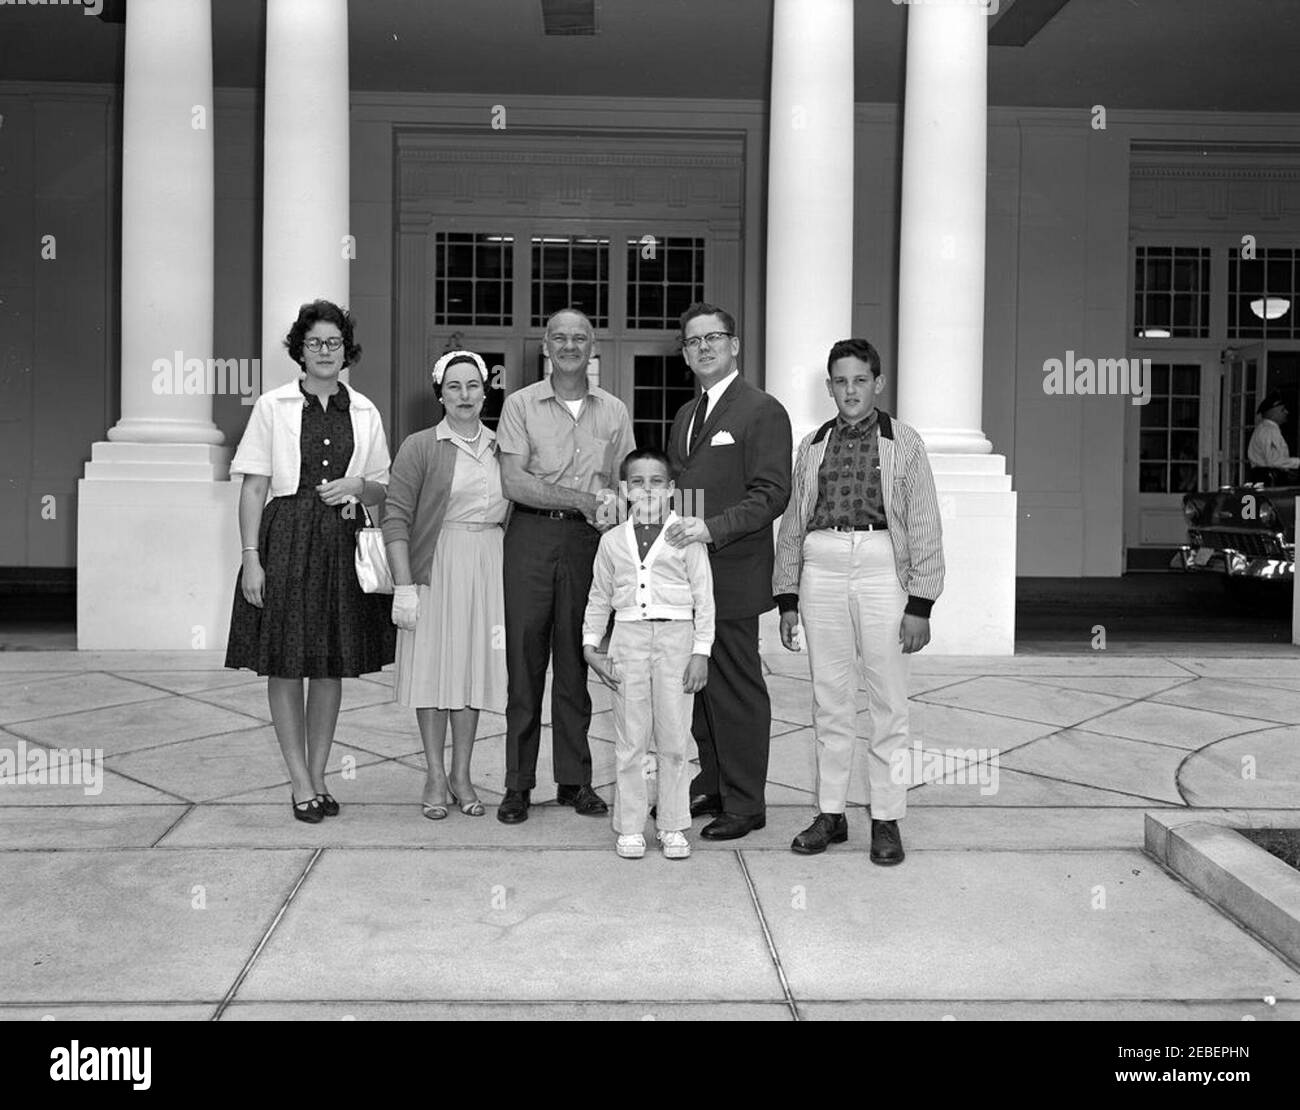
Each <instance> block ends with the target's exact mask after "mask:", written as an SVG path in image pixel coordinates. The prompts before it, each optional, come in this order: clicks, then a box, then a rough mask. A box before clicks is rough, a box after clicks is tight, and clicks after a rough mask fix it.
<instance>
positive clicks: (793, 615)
mask: <svg viewBox="0 0 1300 1110" xmlns="http://www.w3.org/2000/svg"><path fill="white" fill-rule="evenodd" d="M781 646H782V647H783V648H785V649H786V651H803V648H802V647H800V646H799V611H798V610H797V609H791V610H790V611H789V612H786V613H782V614H781Z"/></svg>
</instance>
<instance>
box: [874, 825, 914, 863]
mask: <svg viewBox="0 0 1300 1110" xmlns="http://www.w3.org/2000/svg"><path fill="white" fill-rule="evenodd" d="M905 854H906V853H905V852H904V851H903V838H902V836H900V835H899V832H898V822H897V821H876V820H874V819H873V820H872V822H871V862H872V863H878V864H880V866H881V867H893V866H894V864H896V863H902V862H903V856H904V855H905Z"/></svg>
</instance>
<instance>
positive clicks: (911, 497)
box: [894, 424, 944, 617]
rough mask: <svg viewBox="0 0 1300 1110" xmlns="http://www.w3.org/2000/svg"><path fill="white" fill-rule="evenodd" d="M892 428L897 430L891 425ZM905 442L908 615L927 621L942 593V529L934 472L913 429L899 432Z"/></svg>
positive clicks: (905, 586)
mask: <svg viewBox="0 0 1300 1110" xmlns="http://www.w3.org/2000/svg"><path fill="white" fill-rule="evenodd" d="M894 427H895V428H898V427H899V426H898V425H897V424H895V425H894ZM901 434H902V437H903V438H905V440H906V445H907V446H906V458H905V459H904V462H903V467H904V470H903V472H904V473H905V474H906V475H907V478H906V482H905V488H906V490H907V512H906V518H905V520H906V529H907V553H908V559H907V562H908V568H907V581H906V582H904V583H903V588H904V590H906V591H907V610H906V611H907V612H909V613H915V614H916V615H917V616H922V617H928V616H929V615H930V608H931V606H932V605H933V604H934V601H935V599H936V598H938V596H939V595H940V594H941V593H942V592H943V572H944V565H943V528H942V526H941V524H940V522H939V497H938V494H937V493H936V492H935V488H934V472H933V471H932V470H931V469H930V458H929V456H928V455H927V454H926V451H925V441H924V440H923V439H922V438H921V436H920V433H919V432H917V431H915V430H914V429H912V428H907V429H906V431H905V432H902V433H901Z"/></svg>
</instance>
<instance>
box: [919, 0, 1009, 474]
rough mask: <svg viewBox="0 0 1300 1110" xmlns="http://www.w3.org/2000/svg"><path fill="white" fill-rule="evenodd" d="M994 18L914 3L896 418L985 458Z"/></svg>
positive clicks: (941, 443) (968, 8)
mask: <svg viewBox="0 0 1300 1110" xmlns="http://www.w3.org/2000/svg"><path fill="white" fill-rule="evenodd" d="M987 63H988V16H987V15H986V14H985V12H984V11H983V9H982V8H981V7H980V6H979V5H976V4H973V3H971V2H970V0H954V2H952V3H949V4H939V5H935V4H921V5H911V6H909V7H908V11H907V86H906V92H905V98H904V102H903V194H902V225H901V234H900V243H899V259H898V299H899V305H898V372H899V381H898V414H899V416H900V417H901V418H902V419H904V420H906V421H908V422H909V423H912V424H914V425H915V426H916V427H917V429H918V430H919V431H921V432H922V434H923V435H924V436H925V441H926V445H927V446H928V447H929V449H930V450H931V451H940V452H956V453H964V454H987V453H988V452H989V451H991V450H992V449H993V447H992V444H990V443H989V441H988V439H987V438H985V435H984V433H983V431H982V430H981V428H980V423H981V418H982V391H983V385H984V207H985V204H984V193H985V164H986V162H987V147H988V107H987V103H988V87H987Z"/></svg>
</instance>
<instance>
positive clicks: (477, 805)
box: [447, 788, 487, 817]
mask: <svg viewBox="0 0 1300 1110" xmlns="http://www.w3.org/2000/svg"><path fill="white" fill-rule="evenodd" d="M447 793H448V794H450V795H451V801H452V804H453V805H458V806H460V811H461V813H463V814H464V815H465V816H466V817H482V816H483V815H484V814H485V813H487V807H486V806H484V805H483V803H482V802H480V801H479V800H478V799H477V798H475V799H474V800H473V801H472V802H462V801H461V800H460V799H459V798H458V797H456V794H455V792H454V791H452V790H451V789H450V788H449V789H448V790H447Z"/></svg>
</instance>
